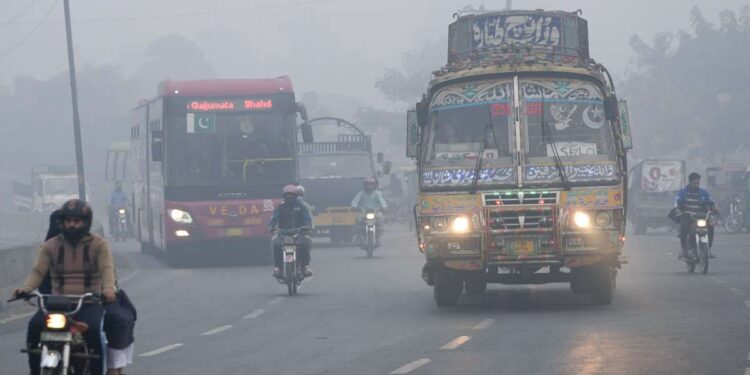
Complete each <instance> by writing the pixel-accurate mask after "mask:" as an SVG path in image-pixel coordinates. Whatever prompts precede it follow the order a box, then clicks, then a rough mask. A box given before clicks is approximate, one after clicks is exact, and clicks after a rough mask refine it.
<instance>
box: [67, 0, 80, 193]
mask: <svg viewBox="0 0 750 375" xmlns="http://www.w3.org/2000/svg"><path fill="white" fill-rule="evenodd" d="M63 4H64V6H65V34H66V35H67V38H68V70H69V72H70V96H71V98H72V99H73V136H74V137H75V146H76V169H77V170H78V199H81V200H85V199H86V182H85V181H86V180H85V178H84V174H83V146H82V145H81V120H80V118H79V116H78V89H77V88H76V62H75V57H73V31H72V30H71V26H70V3H69V0H64V2H63Z"/></svg>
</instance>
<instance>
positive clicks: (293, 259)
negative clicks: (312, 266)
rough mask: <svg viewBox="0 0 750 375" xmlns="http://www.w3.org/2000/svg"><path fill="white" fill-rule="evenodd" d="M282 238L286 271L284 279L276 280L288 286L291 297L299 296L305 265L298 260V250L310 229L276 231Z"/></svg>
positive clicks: (283, 274) (277, 229)
mask: <svg viewBox="0 0 750 375" xmlns="http://www.w3.org/2000/svg"><path fill="white" fill-rule="evenodd" d="M274 231H275V232H276V233H277V235H278V236H279V238H281V246H282V255H283V259H284V269H283V273H282V277H280V278H277V279H276V280H277V281H278V282H279V284H286V286H287V291H288V293H289V295H290V296H293V295H296V294H297V288H298V287H299V285H300V284H302V281H303V280H304V279H305V273H304V270H303V269H302V267H303V265H302V264H301V263H300V262H298V260H297V249H298V247H299V246H300V243H301V242H302V241H304V240H305V239H304V234H305V233H306V232H307V231H309V228H307V227H302V228H297V229H279V228H276V229H275V230H274Z"/></svg>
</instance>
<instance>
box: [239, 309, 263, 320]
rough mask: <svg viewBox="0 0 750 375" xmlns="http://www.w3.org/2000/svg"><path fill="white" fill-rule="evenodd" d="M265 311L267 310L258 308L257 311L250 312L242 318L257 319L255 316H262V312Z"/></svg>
mask: <svg viewBox="0 0 750 375" xmlns="http://www.w3.org/2000/svg"><path fill="white" fill-rule="evenodd" d="M264 312H266V310H265V309H257V310H255V311H253V312H251V313H250V314H247V315H245V316H243V317H242V319H255V318H257V317H259V316H261V314H263V313H264Z"/></svg>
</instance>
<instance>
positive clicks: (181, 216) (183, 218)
mask: <svg viewBox="0 0 750 375" xmlns="http://www.w3.org/2000/svg"><path fill="white" fill-rule="evenodd" d="M169 217H171V218H172V220H174V221H175V222H178V223H181V224H192V223H193V217H192V216H190V214H189V213H187V212H185V211H183V210H178V209H176V208H173V209H171V210H169Z"/></svg>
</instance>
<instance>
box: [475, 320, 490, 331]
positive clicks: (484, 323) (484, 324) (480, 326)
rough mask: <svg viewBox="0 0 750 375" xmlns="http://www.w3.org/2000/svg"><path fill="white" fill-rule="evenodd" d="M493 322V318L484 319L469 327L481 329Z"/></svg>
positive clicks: (476, 329)
mask: <svg viewBox="0 0 750 375" xmlns="http://www.w3.org/2000/svg"><path fill="white" fill-rule="evenodd" d="M494 323H495V319H485V320H483V321H482V322H481V323H479V324H477V325H475V326H474V327H471V329H473V330H475V331H479V330H482V329H487V328H490V326H491V325H493V324H494Z"/></svg>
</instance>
